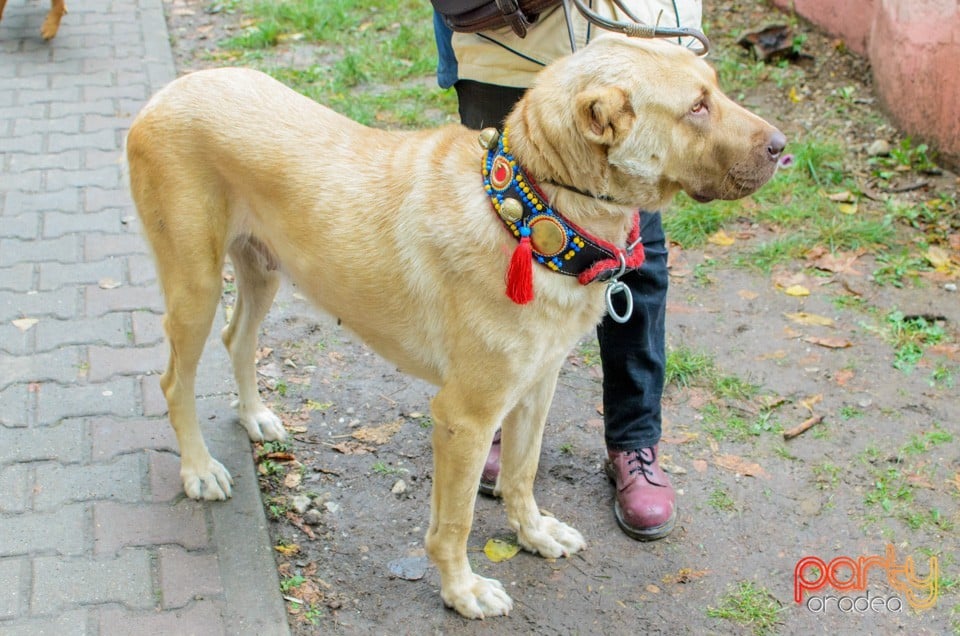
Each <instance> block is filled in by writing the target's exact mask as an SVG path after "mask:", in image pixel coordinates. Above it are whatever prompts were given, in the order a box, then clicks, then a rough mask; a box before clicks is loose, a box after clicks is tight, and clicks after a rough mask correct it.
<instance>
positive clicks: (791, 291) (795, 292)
mask: <svg viewBox="0 0 960 636" xmlns="http://www.w3.org/2000/svg"><path fill="white" fill-rule="evenodd" d="M783 293H785V294H786V295H787V296H809V295H810V290H809V289H807V288H806V287H804V286H803V285H790V286H789V287H787V288H786V289H784V290H783Z"/></svg>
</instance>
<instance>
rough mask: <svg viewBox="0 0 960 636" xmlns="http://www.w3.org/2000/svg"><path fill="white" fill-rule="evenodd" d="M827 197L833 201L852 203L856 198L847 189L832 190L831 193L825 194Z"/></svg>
mask: <svg viewBox="0 0 960 636" xmlns="http://www.w3.org/2000/svg"><path fill="white" fill-rule="evenodd" d="M827 198H828V199H830V200H831V201H833V202H834V203H853V202H854V201H856V200H857V199H856V197H854V196H853V194H852V193H851V192H850V191H849V190H844V191H843V192H834V193H833V194H829V195H827Z"/></svg>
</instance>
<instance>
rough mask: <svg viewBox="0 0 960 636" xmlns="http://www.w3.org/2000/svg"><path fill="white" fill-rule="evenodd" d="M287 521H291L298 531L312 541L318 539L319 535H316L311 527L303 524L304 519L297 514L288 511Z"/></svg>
mask: <svg viewBox="0 0 960 636" xmlns="http://www.w3.org/2000/svg"><path fill="white" fill-rule="evenodd" d="M287 521H289V522H290V523H291V524H292V525H293V526H294V527H295V528H296V529H297V530H299V531H300V532H302V533H303V534H305V535H307V536H308V537H310V538H311V539H316V538H317V535H316V534H314V532H313V530H311V529H310V526H308V525H307V524H305V523H304V522H303V519H302V518H301V517H299V516H298V515H297V514H295V513H293V512H291V511H289V510H288V511H287Z"/></svg>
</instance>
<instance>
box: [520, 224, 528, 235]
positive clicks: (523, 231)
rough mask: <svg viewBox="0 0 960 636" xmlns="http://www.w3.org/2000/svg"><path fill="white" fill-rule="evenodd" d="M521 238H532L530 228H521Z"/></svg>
mask: <svg viewBox="0 0 960 636" xmlns="http://www.w3.org/2000/svg"><path fill="white" fill-rule="evenodd" d="M520 236H530V228H528V227H527V226H526V225H524V226H523V227H522V228H520Z"/></svg>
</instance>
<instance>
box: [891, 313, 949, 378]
mask: <svg viewBox="0 0 960 636" xmlns="http://www.w3.org/2000/svg"><path fill="white" fill-rule="evenodd" d="M880 331H881V333H882V335H883V337H884V339H885V340H886V341H887V342H889V343H890V344H891V345H893V348H894V360H893V367H894V368H895V369H899V370H900V371H904V372H909V371H912V370H913V368H914V367H915V366H916V365H917V363H918V362H919V361H920V359H921V358H922V357H923V352H924V349H925V348H926V347H928V346H930V345H935V344H937V343H940V342H943V341H944V340H945V339H946V338H947V334H946V332H945V331H944V329H943V326H942V325H940V324H939V323H938V322H937V321H934V320H929V319H927V318H925V317H923V316H906V315H904V313H903V312H902V311H892V312H890V313H889V314H887V315H886V317H885V318H884V322H883V325H882V327H881V328H880Z"/></svg>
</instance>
